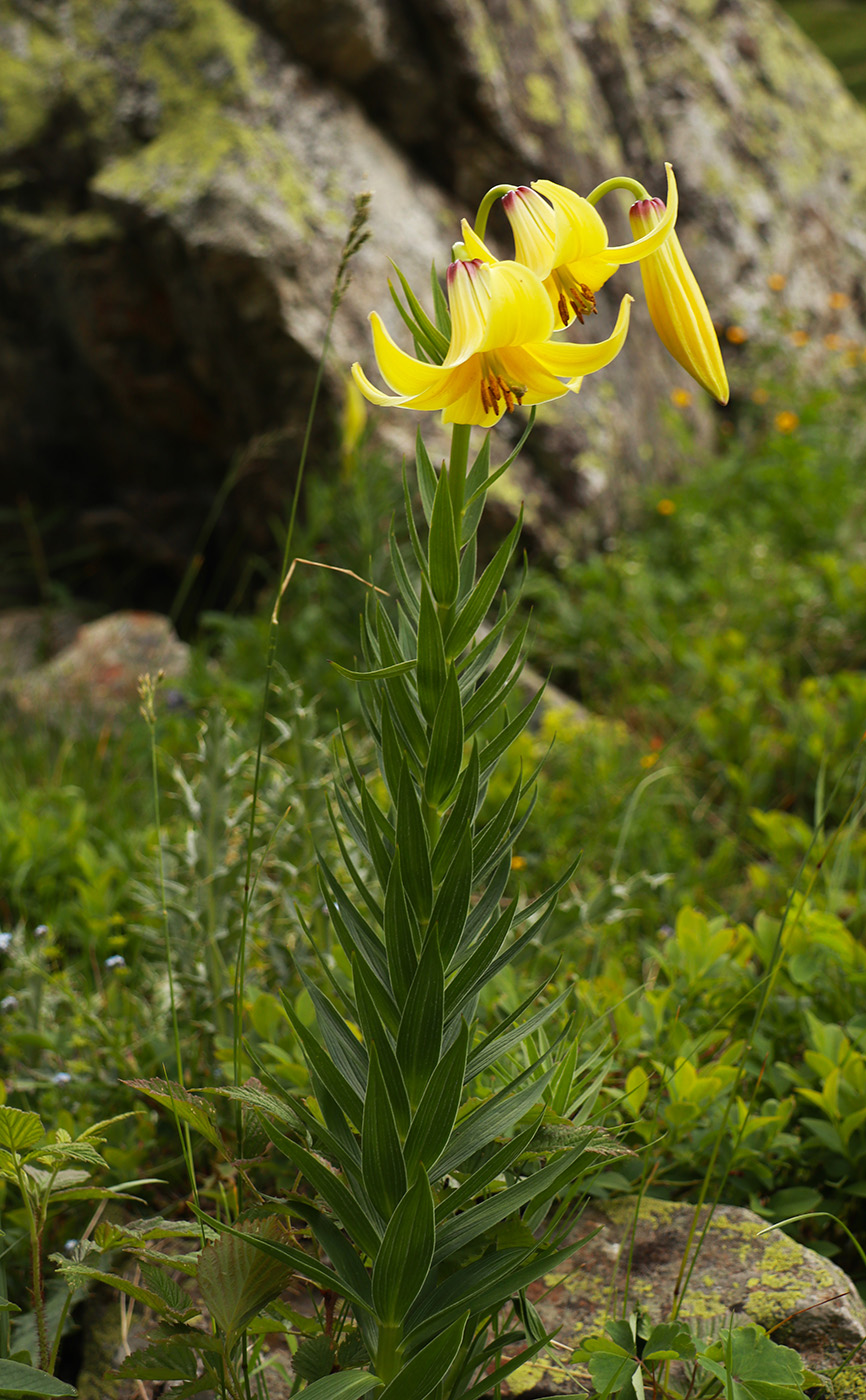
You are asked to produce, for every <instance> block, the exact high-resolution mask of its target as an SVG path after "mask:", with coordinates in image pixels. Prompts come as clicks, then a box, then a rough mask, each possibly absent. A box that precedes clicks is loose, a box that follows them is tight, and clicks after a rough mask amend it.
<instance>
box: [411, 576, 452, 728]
mask: <svg viewBox="0 0 866 1400" xmlns="http://www.w3.org/2000/svg"><path fill="white" fill-rule="evenodd" d="M447 674H448V673H447V669H446V666H445V648H444V645H443V642H442V627H441V625H440V622H439V614H438V613H437V611H436V604H435V603H434V602H433V599H432V597H431V594H430V589H429V588H428V586H427V583H426V581H425V580H422V582H421V607H420V611H419V616H418V665H417V667H416V684H417V686H418V700H419V703H420V705H421V711H422V713H423V715H424V718H425V719H426V721H427V723H428V724H432V723H433V720H434V719H435V717H436V710H437V709H438V706H439V701H440V699H441V697H442V692H443V690H444V689H445V678H446V676H447Z"/></svg>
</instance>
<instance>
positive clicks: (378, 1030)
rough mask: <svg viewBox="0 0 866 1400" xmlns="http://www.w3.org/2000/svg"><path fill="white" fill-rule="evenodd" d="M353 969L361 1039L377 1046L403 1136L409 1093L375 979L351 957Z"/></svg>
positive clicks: (381, 1066) (407, 1124)
mask: <svg viewBox="0 0 866 1400" xmlns="http://www.w3.org/2000/svg"><path fill="white" fill-rule="evenodd" d="M352 972H353V980H354V986H355V1005H356V1006H357V1008H358V1020H359V1021H360V1023H361V1031H362V1033H363V1036H364V1041H365V1043H366V1044H367V1045H368V1046H369V1045H375V1047H376V1053H377V1055H378V1056H379V1068H380V1069H381V1071H382V1077H383V1079H384V1080H385V1087H386V1089H387V1090H388V1098H389V1099H390V1100H391V1107H392V1108H393V1110H394V1119H395V1122H396V1124H397V1130H398V1132H399V1133H400V1135H401V1137H402V1136H404V1135H405V1133H406V1132H407V1131H408V1128H409V1113H410V1110H409V1095H408V1094H407V1092H406V1085H405V1083H404V1082H403V1075H402V1073H401V1070H400V1065H399V1062H398V1060H397V1056H396V1054H395V1052H394V1046H393V1044H392V1043H391V1036H390V1035H389V1034H388V1030H387V1029H386V1026H385V1023H384V1021H383V1018H382V1016H381V1014H380V1008H379V1005H377V998H376V986H375V979H374V978H373V977H372V976H371V975H370V973H369V972H367V971H366V969H365V968H364V967H363V966H362V964H361V963H359V962H358V960H357V958H354V959H353V960H352Z"/></svg>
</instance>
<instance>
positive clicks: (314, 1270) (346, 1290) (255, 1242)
mask: <svg viewBox="0 0 866 1400" xmlns="http://www.w3.org/2000/svg"><path fill="white" fill-rule="evenodd" d="M191 1209H192V1211H193V1213H194V1214H195V1215H196V1216H198V1218H199V1219H200V1220H201V1221H202V1222H203V1223H204V1224H205V1225H209V1226H211V1227H212V1229H214V1230H216V1231H217V1233H218V1234H220V1235H237V1236H238V1238H239V1239H241V1240H243V1242H244V1243H245V1244H248V1245H251V1246H252V1247H253V1248H254V1249H260V1250H261V1251H262V1253H263V1254H269V1255H271V1256H272V1258H274V1259H279V1260H281V1261H282V1262H284V1263H285V1264H287V1265H288V1267H289V1269H290V1270H293V1271H294V1272H295V1273H296V1274H298V1276H299V1277H300V1278H302V1279H306V1280H307V1281H308V1282H309V1283H315V1284H317V1285H318V1286H319V1288H325V1289H333V1290H335V1291H336V1292H337V1293H342V1295H343V1297H345V1298H347V1299H348V1300H349V1302H350V1303H357V1304H359V1306H361V1307H365V1306H366V1303H365V1300H364V1298H363V1297H361V1296H360V1295H359V1294H358V1293H357V1292H356V1291H355V1290H354V1289H352V1288H351V1287H349V1286H348V1285H347V1283H346V1280H345V1279H344V1278H341V1277H340V1275H339V1274H336V1273H334V1270H333V1269H329V1268H328V1267H327V1265H326V1264H320V1263H319V1261H318V1259H314V1258H313V1256H312V1255H310V1254H305V1253H304V1251H303V1250H301V1249H294V1248H293V1247H292V1246H291V1245H285V1244H283V1243H282V1242H281V1241H280V1240H274V1239H271V1238H270V1237H269V1236H267V1235H244V1234H243V1232H242V1231H239V1230H238V1229H236V1228H235V1226H233V1225H227V1224H226V1223H225V1221H223V1220H216V1219H215V1218H214V1217H213V1216H210V1215H205V1214H204V1212H203V1211H200V1210H199V1209H198V1207H197V1206H192V1207H191ZM111 1277H112V1275H110V1274H106V1275H105V1278H106V1279H110V1278H111ZM125 1282H126V1280H125V1279H118V1280H117V1286H118V1287H121V1286H122V1285H123V1284H124V1283H125ZM150 1306H152V1304H150Z"/></svg>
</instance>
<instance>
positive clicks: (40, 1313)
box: [12, 1147, 51, 1371]
mask: <svg viewBox="0 0 866 1400" xmlns="http://www.w3.org/2000/svg"><path fill="white" fill-rule="evenodd" d="M12 1165H13V1167H14V1170H15V1177H16V1180H17V1182H18V1190H19V1191H20V1192H21V1199H22V1200H23V1202H24V1210H25V1213H26V1215H27V1228H28V1231H29V1233H30V1291H31V1293H32V1295H33V1313H34V1316H35V1318H36V1337H37V1340H38V1345H39V1366H40V1369H41V1370H43V1371H45V1370H47V1369H48V1366H49V1364H50V1360H51V1357H50V1352H49V1347H48V1328H47V1326H46V1322H45V1285H44V1281H43V1277H42V1229H43V1227H44V1221H43V1222H42V1223H41V1224H40V1222H39V1221H38V1220H37V1218H36V1214H35V1212H34V1209H33V1202H32V1201H31V1199H30V1192H29V1190H28V1184H27V1181H26V1179H25V1176H24V1172H23V1171H22V1169H21V1162H20V1159H19V1157H18V1153H17V1152H16V1151H15V1149H14V1147H13V1148H12Z"/></svg>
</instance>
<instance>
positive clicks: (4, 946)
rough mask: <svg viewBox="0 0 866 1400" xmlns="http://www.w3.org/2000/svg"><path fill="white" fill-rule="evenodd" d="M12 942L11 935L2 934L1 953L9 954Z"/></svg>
mask: <svg viewBox="0 0 866 1400" xmlns="http://www.w3.org/2000/svg"><path fill="white" fill-rule="evenodd" d="M11 942H12V935H11V933H0V953H7V952H8V951H9V944H10V943H11Z"/></svg>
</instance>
